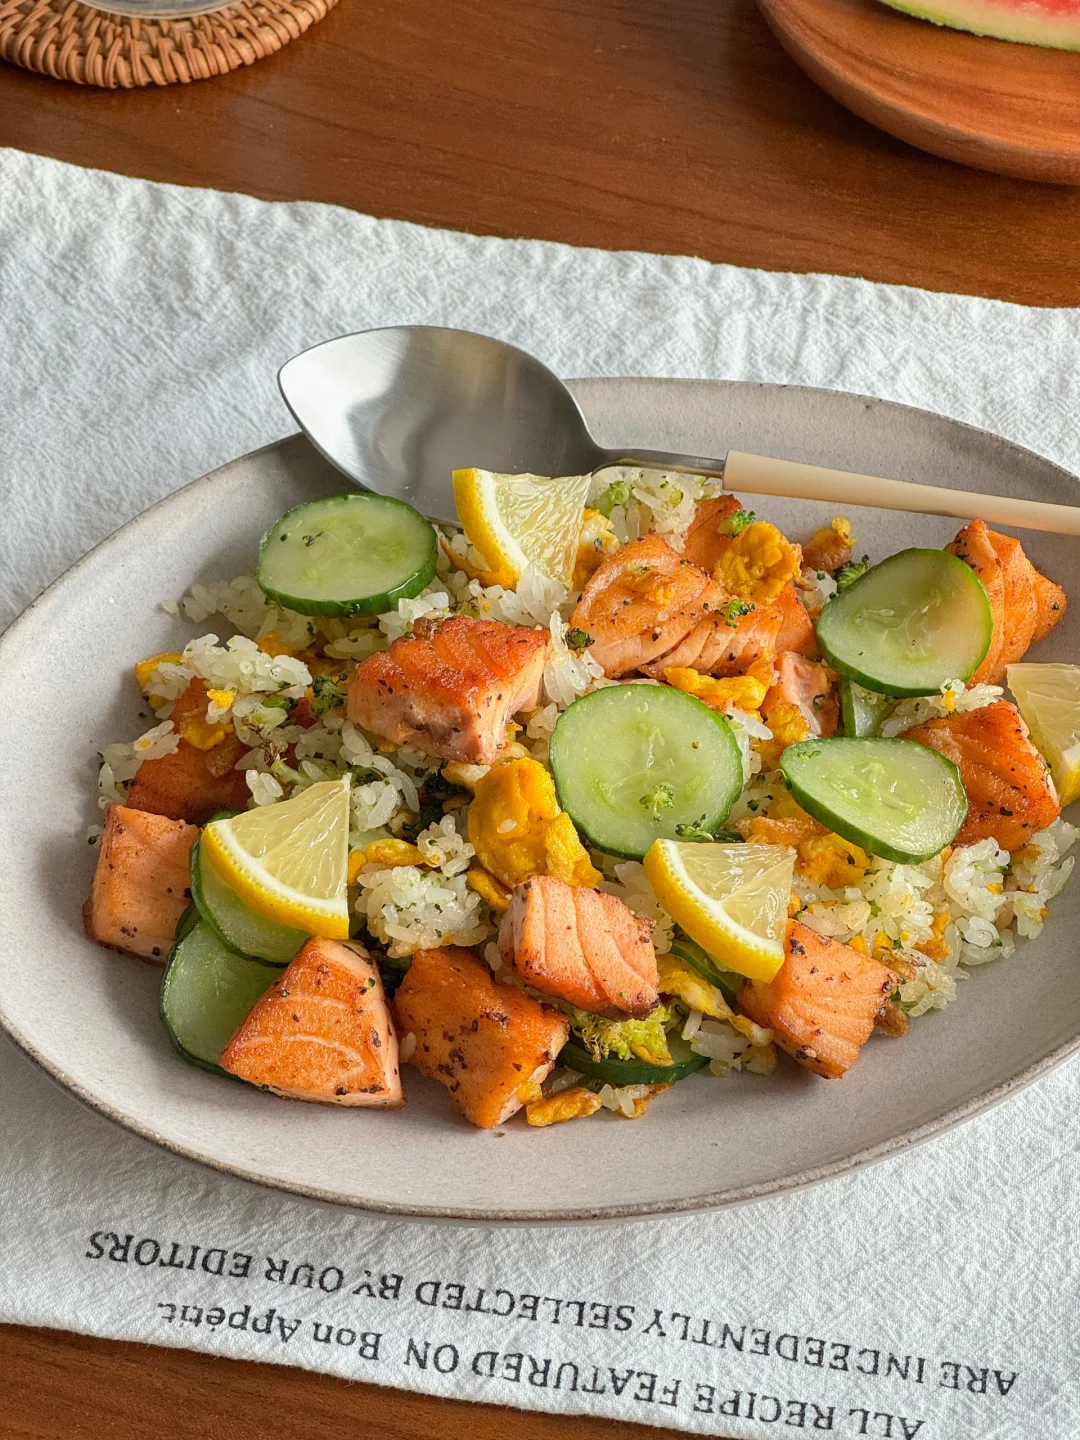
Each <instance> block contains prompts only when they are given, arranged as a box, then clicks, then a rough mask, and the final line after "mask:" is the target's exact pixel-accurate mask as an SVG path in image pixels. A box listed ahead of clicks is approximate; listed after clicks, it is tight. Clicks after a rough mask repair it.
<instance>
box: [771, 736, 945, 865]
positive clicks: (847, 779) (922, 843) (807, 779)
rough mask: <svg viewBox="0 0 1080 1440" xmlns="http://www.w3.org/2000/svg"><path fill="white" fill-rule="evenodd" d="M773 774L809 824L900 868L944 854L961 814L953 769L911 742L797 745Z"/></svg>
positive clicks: (807, 742) (844, 740)
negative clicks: (779, 776) (818, 825)
mask: <svg viewBox="0 0 1080 1440" xmlns="http://www.w3.org/2000/svg"><path fill="white" fill-rule="evenodd" d="M780 769H781V771H782V773H783V776H784V779H785V780H786V781H787V783H788V785H789V786H790V788H791V793H792V794H793V795H794V796H795V799H796V800H797V801H798V802H799V804H800V805H801V806H802V807H803V809H804V810H806V811H808V812H809V813H810V814H811V815H812V816H813V817H814V819H815V820H820V821H821V823H822V824H823V825H827V826H828V827H829V829H830V830H832V831H834V832H835V833H836V834H837V835H842V836H843V838H844V839H845V840H850V841H851V842H852V843H853V844H855V845H861V846H862V847H863V849H864V850H869V851H870V853H871V854H872V855H881V856H884V858H885V859H886V860H897V861H899V862H900V863H901V864H911V865H914V864H919V863H920V862H921V861H923V860H929V859H930V857H931V856H933V855H937V854H938V853H939V852H940V851H941V850H944V848H945V846H946V845H948V843H949V842H950V840H953V839H954V838H955V836H956V832H957V831H958V830H959V829H960V826H961V825H962V824H963V823H964V816H965V815H966V814H967V795H966V793H965V791H964V785H963V782H962V780H961V779H960V771H959V770H958V769H957V767H956V766H955V765H954V764H953V762H952V761H951V760H946V759H945V757H944V755H939V754H938V752H937V751H936V750H931V749H930V748H929V746H926V745H920V744H919V743H918V741H916V740H879V739H873V738H870V739H862V740H855V739H848V738H846V737H842V738H840V739H837V740H803V741H801V742H800V743H799V744H797V745H789V746H788V748H787V749H786V750H785V751H784V753H783V754H782V755H781V757H780Z"/></svg>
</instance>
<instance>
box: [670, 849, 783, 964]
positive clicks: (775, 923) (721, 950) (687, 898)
mask: <svg viewBox="0 0 1080 1440" xmlns="http://www.w3.org/2000/svg"><path fill="white" fill-rule="evenodd" d="M794 865H795V851H794V850H792V849H791V848H790V846H788V845H722V844H719V843H715V844H709V843H704V844H699V843H696V842H690V841H687V842H681V841H678V840H657V841H656V842H655V843H654V844H653V846H652V848H651V850H650V851H649V852H648V854H647V855H646V856H645V874H646V875H647V876H648V877H649V883H650V884H651V885H652V888H653V890H654V892H655V894H656V898H657V900H659V902H660V904H661V905H662V906H663V908H664V909H665V910H666V911H667V913H668V914H669V915H670V916H671V918H672V919H673V920H675V921H676V922H677V923H678V924H679V925H681V926H682V928H683V929H684V930H685V931H686V933H687V934H688V935H689V936H690V938H691V939H692V940H696V941H697V942H698V944H699V945H703V946H704V947H705V949H706V950H708V951H709V953H710V954H711V955H715V956H716V958H717V959H718V960H719V961H721V963H722V964H724V965H726V966H728V967H729V969H731V970H737V971H738V973H739V974H740V975H746V976H748V977H749V978H750V979H751V980H766V981H768V980H771V979H772V978H773V976H774V975H775V974H776V972H777V971H778V970H779V969H780V966H781V965H782V964H783V963H784V934H785V932H786V929H787V906H788V897H789V895H790V894H791V876H792V871H793V869H794Z"/></svg>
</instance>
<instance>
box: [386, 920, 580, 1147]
mask: <svg viewBox="0 0 1080 1440" xmlns="http://www.w3.org/2000/svg"><path fill="white" fill-rule="evenodd" d="M394 1014H395V1016H396V1018H397V1024H398V1030H399V1031H400V1033H401V1035H402V1037H403V1044H411V1045H413V1049H412V1054H411V1060H412V1063H413V1064H414V1065H415V1066H416V1068H417V1069H418V1070H419V1071H420V1073H421V1074H422V1075H426V1076H428V1078H429V1079H431V1080H437V1081H438V1082H439V1084H440V1085H445V1086H446V1088H447V1090H448V1091H449V1093H450V1100H451V1102H452V1103H453V1105H455V1106H456V1108H457V1109H458V1110H460V1111H461V1113H462V1115H464V1116H465V1119H466V1120H471V1121H472V1123H473V1124H474V1125H479V1126H481V1127H482V1128H484V1129H487V1130H490V1129H491V1128H492V1126H495V1125H501V1124H502V1122H503V1121H504V1120H507V1119H509V1117H510V1116H511V1115H513V1114H514V1112H515V1111H516V1110H520V1109H521V1107H522V1105H524V1104H525V1102H526V1101H528V1100H534V1099H536V1098H537V1096H538V1095H539V1086H540V1084H541V1083H542V1081H543V1080H545V1079H546V1077H547V1076H548V1074H549V1073H550V1071H551V1069H552V1067H553V1066H554V1064H555V1060H556V1057H557V1056H558V1054H559V1051H560V1050H561V1049H562V1047H563V1046H564V1045H565V1044H566V1041H567V1037H568V1036H569V1033H570V1027H569V1025H568V1024H567V1022H566V1020H565V1019H564V1018H563V1016H561V1015H559V1014H557V1013H556V1012H555V1011H554V1010H549V1009H548V1008H547V1006H546V1005H541V1004H539V1003H538V1002H537V1001H536V1000H532V999H530V998H529V996H528V995H525V994H523V993H522V991H521V990H519V989H518V987H517V986H516V985H505V984H502V985H500V984H498V983H497V982H496V981H495V980H494V978H493V977H492V974H491V971H490V970H489V969H488V968H487V966H486V965H483V964H481V962H480V961H479V960H477V958H476V956H475V955H474V954H473V953H472V951H471V950H463V949H461V948H460V947H458V946H447V947H445V948H443V949H439V950H418V951H417V952H416V954H415V955H414V956H413V959H412V964H411V965H410V966H409V970H408V973H407V974H406V976H405V979H404V980H403V981H402V982H401V984H400V986H399V987H398V991H397V994H396V995H395V996H394ZM409 1036H412V1037H413V1039H412V1041H410V1040H409V1039H408V1037H409ZM406 1053H408V1051H406Z"/></svg>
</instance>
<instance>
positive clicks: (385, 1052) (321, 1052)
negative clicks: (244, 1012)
mask: <svg viewBox="0 0 1080 1440" xmlns="http://www.w3.org/2000/svg"><path fill="white" fill-rule="evenodd" d="M220 1064H221V1068H222V1069H223V1070H227V1071H228V1072H229V1074H230V1075H237V1076H239V1078H240V1079H241V1080H247V1081H249V1082H250V1083H251V1084H252V1085H259V1086H261V1087H262V1088H263V1089H264V1090H271V1091H273V1093H274V1094H275V1095H284V1096H285V1097H286V1098H288V1099H290V1100H312V1101H318V1102H321V1103H322V1104H325V1105H366V1106H370V1107H374V1108H378V1109H382V1110H392V1109H397V1108H399V1107H400V1106H402V1105H404V1104H405V1094H404V1091H403V1090H402V1087H401V1075H400V1073H399V1070H398V1046H397V1037H396V1036H395V1034H394V1027H393V1024H392V1022H391V1019H390V1008H389V1006H388V1004H387V1000H386V995H385V993H384V991H383V986H382V979H381V978H380V976H379V972H378V969H377V968H376V966H375V964H374V962H373V961H372V959H371V957H370V956H369V955H368V952H367V951H366V950H365V949H364V947H363V946H362V945H360V944H359V943H357V942H356V941H355V940H324V939H321V938H320V937H318V936H316V937H315V938H314V939H312V940H309V941H308V942H307V944H306V945H305V946H304V947H303V949H302V950H301V951H300V953H299V954H298V955H297V956H296V957H295V959H293V960H292V961H290V963H289V965H288V966H287V967H286V969H285V971H284V973H283V974H282V976H281V979H280V980H279V981H278V982H277V984H276V985H272V986H271V987H270V989H269V990H268V991H267V992H266V994H265V995H264V996H263V997H262V999H261V1000H258V1001H256V1003H255V1005H254V1007H253V1008H252V1010H251V1013H250V1014H249V1015H248V1017H247V1019H246V1020H245V1021H244V1023H243V1024H242V1025H241V1026H240V1028H239V1029H238V1030H237V1031H236V1033H235V1034H234V1035H233V1036H232V1038H231V1039H230V1041H229V1043H228V1045H226V1047H225V1049H224V1051H223V1052H222V1056H221V1061H220Z"/></svg>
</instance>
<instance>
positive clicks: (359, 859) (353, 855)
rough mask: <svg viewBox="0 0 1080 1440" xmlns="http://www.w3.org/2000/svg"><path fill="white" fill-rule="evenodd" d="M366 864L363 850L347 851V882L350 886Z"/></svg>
mask: <svg viewBox="0 0 1080 1440" xmlns="http://www.w3.org/2000/svg"><path fill="white" fill-rule="evenodd" d="M366 864H367V856H366V855H365V853H364V851H363V849H360V850H350V851H349V869H348V881H349V884H350V885H351V884H352V883H353V881H354V880H355V879H356V877H357V876H358V875H359V874H360V871H361V870H362V869H363V868H364V866H365V865H366Z"/></svg>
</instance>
